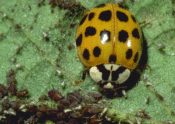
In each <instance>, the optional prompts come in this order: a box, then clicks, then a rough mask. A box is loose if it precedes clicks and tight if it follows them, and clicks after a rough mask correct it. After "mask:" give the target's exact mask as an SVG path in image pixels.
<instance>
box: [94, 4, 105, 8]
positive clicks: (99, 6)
mask: <svg viewBox="0 0 175 124" xmlns="http://www.w3.org/2000/svg"><path fill="white" fill-rule="evenodd" d="M105 6H106V5H105V4H100V5H98V6H96V8H102V7H105Z"/></svg>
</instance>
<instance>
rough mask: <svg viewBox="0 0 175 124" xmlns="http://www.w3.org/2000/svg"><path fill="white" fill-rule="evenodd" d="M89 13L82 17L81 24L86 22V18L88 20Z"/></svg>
mask: <svg viewBox="0 0 175 124" xmlns="http://www.w3.org/2000/svg"><path fill="white" fill-rule="evenodd" d="M87 16H88V15H87V14H86V15H85V16H84V17H83V18H82V19H81V21H80V24H79V25H82V24H83V23H84V22H85V20H86V18H87Z"/></svg>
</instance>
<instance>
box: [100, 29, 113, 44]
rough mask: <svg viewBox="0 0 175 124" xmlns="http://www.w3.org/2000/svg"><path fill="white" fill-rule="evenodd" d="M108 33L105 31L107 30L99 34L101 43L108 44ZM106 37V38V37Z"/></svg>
mask: <svg viewBox="0 0 175 124" xmlns="http://www.w3.org/2000/svg"><path fill="white" fill-rule="evenodd" d="M110 34H111V33H110V32H109V31H107V30H103V31H101V32H100V40H101V42H103V43H104V42H109V41H110V40H111V38H110V37H111V36H110ZM106 36H107V37H106Z"/></svg>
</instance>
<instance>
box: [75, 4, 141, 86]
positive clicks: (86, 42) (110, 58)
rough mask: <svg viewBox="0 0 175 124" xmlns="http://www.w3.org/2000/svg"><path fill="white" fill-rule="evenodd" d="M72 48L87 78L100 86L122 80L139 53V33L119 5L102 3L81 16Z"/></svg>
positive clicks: (129, 71)
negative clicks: (87, 74)
mask: <svg viewBox="0 0 175 124" xmlns="http://www.w3.org/2000/svg"><path fill="white" fill-rule="evenodd" d="M76 49H77V54H78V57H79V59H80V60H81V62H82V63H83V64H84V65H85V66H86V67H87V68H88V72H89V75H90V76H91V78H92V79H93V80H94V81H95V82H97V83H98V84H99V86H100V87H101V88H104V89H114V88H117V87H118V86H119V85H120V84H122V83H124V82H126V81H127V80H128V78H129V77H130V75H131V72H132V70H134V69H136V67H137V65H138V63H139V60H140V57H141V54H142V34H141V30H140V27H139V25H138V23H137V21H136V19H135V18H134V16H133V15H132V14H131V13H130V12H129V11H128V10H126V9H124V8H123V7H122V6H121V5H120V4H102V5H100V6H98V7H96V8H94V9H92V10H90V11H89V12H87V13H86V14H85V15H84V17H83V18H82V19H81V21H80V23H79V26H78V28H77V33H76Z"/></svg>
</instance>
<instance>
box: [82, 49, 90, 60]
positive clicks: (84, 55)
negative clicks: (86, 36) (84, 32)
mask: <svg viewBox="0 0 175 124" xmlns="http://www.w3.org/2000/svg"><path fill="white" fill-rule="evenodd" d="M83 57H84V58H85V59H86V60H89V51H88V50H87V49H85V50H84V52H83Z"/></svg>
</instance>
